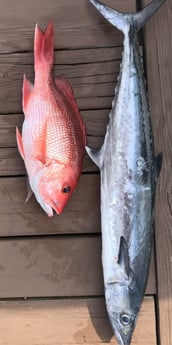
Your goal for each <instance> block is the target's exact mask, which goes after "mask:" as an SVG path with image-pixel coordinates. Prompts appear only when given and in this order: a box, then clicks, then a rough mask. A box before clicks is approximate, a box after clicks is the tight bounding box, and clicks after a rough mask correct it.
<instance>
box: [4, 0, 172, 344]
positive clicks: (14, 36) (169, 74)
mask: <svg viewBox="0 0 172 345" xmlns="http://www.w3.org/2000/svg"><path fill="white" fill-rule="evenodd" d="M105 2H106V4H108V5H110V6H112V7H114V8H116V9H118V10H119V11H123V12H133V11H136V9H137V8H141V0H140V2H139V1H136V0H106V1H105ZM143 3H144V4H146V3H147V1H143ZM136 6H137V7H136ZM171 13H172V1H171V0H167V1H166V3H165V5H164V6H163V7H162V8H161V9H160V10H159V12H158V13H157V14H156V15H155V16H154V17H153V18H152V19H151V20H150V21H149V23H148V24H146V26H145V28H144V31H143V32H142V34H141V35H140V50H141V53H142V54H143V60H144V66H145V71H146V78H147V86H148V94H149V102H150V108H151V118H152V123H153V133H154V142H155V151H156V153H159V152H162V153H163V167H162V170H161V174H160V178H159V182H158V187H157V193H156V207H155V231H154V246H153V252H152V259H151V266H150V273H149V280H148V285H147V289H146V293H145V297H144V301H143V304H142V309H141V312H140V315H139V319H138V323H137V326H136V329H135V332H134V335H133V339H132V345H134V344H135V345H136V344H137V345H171V344H172V120H171V119H172V68H171V61H172V21H171ZM50 20H52V21H53V22H54V29H55V65H54V75H58V74H64V75H65V76H66V77H67V78H68V79H69V81H70V82H71V84H72V87H73V89H74V94H75V97H76V99H77V102H78V105H79V108H80V111H81V114H82V116H83V119H84V122H85V124H86V128H87V143H88V145H90V146H92V147H94V148H99V147H100V146H101V144H102V143H103V138H104V135H105V130H106V124H107V122H108V114H109V111H110V109H111V103H112V99H113V95H114V88H115V84H116V81H117V76H118V73H119V68H120V62H121V57H122V49H123V44H122V42H123V36H122V34H121V33H120V32H119V31H118V30H116V29H115V28H113V27H112V26H111V25H110V24H109V23H107V22H106V21H105V20H104V19H103V18H102V17H101V15H100V14H99V13H98V12H97V11H96V10H95V9H94V8H93V7H92V6H91V4H90V3H89V1H88V0H70V1H69V0H58V1H56V0H50V1H46V0H41V1H40V0H34V1H33V0H30V1H28V0H27V1H26V0H23V1H19V0H15V1H14V0H6V1H3V0H0V222H1V225H0V344H1V345H67V344H73V345H75V344H77V345H80V344H88V345H93V344H95V345H100V344H102V343H110V344H115V345H117V342H116V340H115V338H114V337H113V335H112V330H111V327H110V324H109V321H108V317H107V313H106V309H105V302H104V290H103V279H102V267H101V233H100V191H99V189H100V180H99V171H98V169H97V168H96V166H95V165H94V164H93V163H92V162H91V160H90V159H89V158H88V156H87V155H85V159H84V164H83V172H82V176H81V178H80V181H79V184H78V187H77V189H76V191H75V192H74V194H73V196H72V198H71V200H70V201H69V203H68V205H67V206H66V208H65V210H64V213H63V214H62V215H60V216H57V215H55V216H54V217H53V218H48V217H47V215H46V214H45V213H44V212H43V211H42V209H41V208H40V206H39V205H38V204H37V202H36V201H35V199H34V197H32V198H31V199H30V200H29V201H28V203H27V204H26V203H25V199H26V195H27V184H26V171H25V168H24V164H23V161H22V159H21V158H20V155H19V153H18V151H17V148H16V138H15V128H16V126H18V127H19V128H21V126H22V123H23V118H24V117H23V113H22V79H23V74H24V73H25V74H26V76H27V78H28V79H30V80H31V81H32V82H33V80H34V66H33V37H34V28H35V24H36V23H39V25H40V27H41V28H42V29H43V30H44V29H45V28H46V26H47V24H48V22H49V21H50Z"/></svg>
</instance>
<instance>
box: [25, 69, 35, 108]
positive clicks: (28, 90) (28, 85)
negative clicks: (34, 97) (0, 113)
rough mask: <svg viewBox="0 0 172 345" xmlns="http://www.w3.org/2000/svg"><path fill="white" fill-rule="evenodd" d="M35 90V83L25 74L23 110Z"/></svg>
mask: <svg viewBox="0 0 172 345" xmlns="http://www.w3.org/2000/svg"><path fill="white" fill-rule="evenodd" d="M32 90H33V84H32V83H31V82H30V81H29V80H28V79H27V78H26V75H25V74H24V77H23V110H24V111H25V109H26V107H27V104H28V101H29V98H30V95H31V93H32Z"/></svg>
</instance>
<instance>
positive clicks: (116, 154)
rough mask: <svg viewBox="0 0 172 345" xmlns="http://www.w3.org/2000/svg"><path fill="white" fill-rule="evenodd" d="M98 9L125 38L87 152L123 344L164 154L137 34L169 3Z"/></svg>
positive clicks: (142, 281)
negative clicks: (94, 171) (97, 136)
mask: <svg viewBox="0 0 172 345" xmlns="http://www.w3.org/2000/svg"><path fill="white" fill-rule="evenodd" d="M90 2H91V3H92V4H93V5H94V6H95V7H96V8H97V10H98V11H99V12H100V13H101V14H102V15H103V16H104V17H105V18H106V19H107V20H108V21H109V22H110V23H111V24H113V25H114V26H115V27H116V28H118V29H119V30H121V31H122V32H123V34H124V51H123V58H122V64H121V70H120V75H119V80H118V83H117V87H116V90H115V97H114V100H113V102H112V110H111V112H110V116H109V124H108V126H107V130H106V135H105V139H104V144H103V146H102V147H101V149H100V150H98V151H96V150H93V149H90V148H88V147H87V148H86V149H87V153H88V154H89V156H90V157H91V158H92V160H93V161H94V162H95V164H96V165H97V166H98V167H99V168H100V174H101V226H102V264H103V275H104V286H105V299H106V306H107V311H108V315H109V319H110V322H111V325H112V328H113V331H114V334H115V335H116V338H117V340H118V343H119V344H120V345H129V344H130V343H131V337H132V333H133V330H134V327H135V324H136V320H137V317H138V312H139V309H140V306H141V303H142V300H143V295H144V292H145V287H146V283H147V277H148V272H149V262H150V254H151V242H152V221H153V207H154V198H155V187H156V180H157V177H158V172H159V171H160V167H161V163H162V155H161V154H160V155H159V156H158V157H157V158H155V157H154V149H153V138H152V129H151V121H150V113H149V109H148V101H147V91H146V87H145V80H144V76H143V66H142V62H141V57H140V54H139V46H138V31H139V30H140V29H141V28H142V26H143V25H144V23H145V22H146V21H147V20H148V19H149V17H151V16H152V15H153V14H154V13H155V11H156V10H157V9H158V8H159V7H160V6H161V5H162V4H163V3H164V2H165V0H154V1H152V2H151V3H150V4H149V5H147V6H146V7H145V8H144V9H143V10H142V11H140V12H137V13H132V14H124V13H120V12H118V11H116V10H114V9H112V8H110V7H108V6H106V5H104V4H102V3H101V2H99V1H97V0H90Z"/></svg>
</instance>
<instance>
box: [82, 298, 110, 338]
mask: <svg viewBox="0 0 172 345" xmlns="http://www.w3.org/2000/svg"><path fill="white" fill-rule="evenodd" d="M87 307H88V311H89V314H90V320H91V322H92V325H93V326H94V329H95V331H96V333H97V335H98V337H99V338H100V339H101V340H102V342H110V340H111V339H112V337H113V331H112V328H111V325H110V322H109V319H108V314H107V311H106V305H105V299H104V297H95V299H94V302H93V300H92V301H91V300H90V301H89V300H88V301H87Z"/></svg>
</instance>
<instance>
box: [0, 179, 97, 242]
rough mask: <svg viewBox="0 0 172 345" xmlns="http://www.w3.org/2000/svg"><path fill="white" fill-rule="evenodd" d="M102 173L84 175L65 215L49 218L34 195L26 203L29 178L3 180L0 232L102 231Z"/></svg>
mask: <svg viewBox="0 0 172 345" xmlns="http://www.w3.org/2000/svg"><path fill="white" fill-rule="evenodd" d="M99 189H100V186H99V175H92V174H90V175H87V174H86V175H83V176H82V177H81V179H80V181H79V184H78V187H77V189H76V191H75V192H74V193H73V195H72V198H71V199H70V201H69V203H68V204H67V206H66V208H65V210H64V212H63V213H62V214H61V215H54V217H52V218H49V217H48V216H47V215H46V214H45V212H44V211H43V210H42V209H41V207H40V206H39V204H38V203H37V202H36V200H35V198H34V196H33V197H32V198H31V199H30V200H29V201H28V203H27V204H26V203H25V199H26V195H27V187H26V179H25V178H3V179H1V183H0V219H1V227H0V236H16V235H25V236H27V235H41V234H42V235H46V234H49V235H50V234H64V233H95V232H100V198H99Z"/></svg>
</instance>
